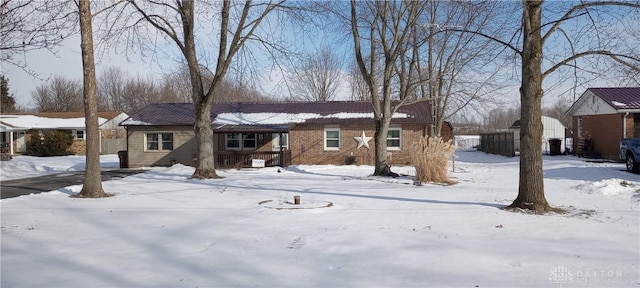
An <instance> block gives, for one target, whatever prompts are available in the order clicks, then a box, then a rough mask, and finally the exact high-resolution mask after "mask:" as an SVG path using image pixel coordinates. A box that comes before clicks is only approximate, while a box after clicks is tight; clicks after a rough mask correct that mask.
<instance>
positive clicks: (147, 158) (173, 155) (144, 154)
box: [127, 126, 197, 168]
mask: <svg viewBox="0 0 640 288" xmlns="http://www.w3.org/2000/svg"><path fill="white" fill-rule="evenodd" d="M148 132H173V151H157V152H156V151H144V137H145V133H148ZM127 134H128V135H127V136H128V140H127V151H128V154H129V155H128V158H129V167H131V168H135V167H148V166H170V165H171V164H172V161H175V162H176V163H181V164H184V165H193V159H194V157H195V156H196V155H197V147H196V141H195V138H194V135H195V134H194V133H193V128H192V127H184V126H167V127H136V126H130V127H129V131H128V133H127Z"/></svg>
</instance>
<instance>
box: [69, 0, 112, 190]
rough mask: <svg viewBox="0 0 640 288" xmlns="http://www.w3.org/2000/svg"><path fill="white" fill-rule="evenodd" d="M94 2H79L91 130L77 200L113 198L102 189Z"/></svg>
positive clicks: (87, 117) (87, 122) (87, 118)
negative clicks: (82, 179)
mask: <svg viewBox="0 0 640 288" xmlns="http://www.w3.org/2000/svg"><path fill="white" fill-rule="evenodd" d="M90 5H91V2H90V1H89V0H81V1H79V9H80V31H81V44H80V47H81V49H82V70H83V77H84V115H85V126H86V129H87V135H86V136H87V138H86V141H85V144H86V147H87V149H86V168H85V173H84V184H83V186H82V190H81V191H80V193H78V195H77V197H86V198H98V197H106V196H110V195H109V194H107V193H105V192H104V190H103V189H102V177H101V175H100V134H99V133H100V130H99V129H98V90H97V87H96V66H95V63H94V58H93V31H92V27H91V7H90Z"/></svg>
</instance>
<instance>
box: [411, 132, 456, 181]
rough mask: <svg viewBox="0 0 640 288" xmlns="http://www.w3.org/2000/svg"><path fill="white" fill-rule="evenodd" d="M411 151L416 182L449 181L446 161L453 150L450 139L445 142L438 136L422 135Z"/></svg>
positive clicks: (453, 146)
mask: <svg viewBox="0 0 640 288" xmlns="http://www.w3.org/2000/svg"><path fill="white" fill-rule="evenodd" d="M411 152H412V154H413V158H412V161H413V166H414V167H415V169H416V182H419V183H423V182H436V183H447V184H450V183H451V181H450V180H449V178H448V177H447V161H448V159H449V157H451V155H453V153H454V152H455V145H454V144H453V142H451V140H449V141H446V142H445V141H444V140H442V137H439V136H435V137H422V138H420V140H419V141H418V142H417V143H416V144H415V145H414V146H413V147H412V151H411Z"/></svg>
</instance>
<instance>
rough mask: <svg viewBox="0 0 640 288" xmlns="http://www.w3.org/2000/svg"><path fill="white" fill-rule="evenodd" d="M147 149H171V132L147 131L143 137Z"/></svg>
mask: <svg viewBox="0 0 640 288" xmlns="http://www.w3.org/2000/svg"><path fill="white" fill-rule="evenodd" d="M145 142H146V143H145V147H146V148H147V149H146V150H147V151H171V150H173V133H147V134H146V138H145Z"/></svg>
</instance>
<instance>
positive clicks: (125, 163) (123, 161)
mask: <svg viewBox="0 0 640 288" xmlns="http://www.w3.org/2000/svg"><path fill="white" fill-rule="evenodd" d="M118 158H119V159H120V168H129V154H128V153H127V150H122V151H118Z"/></svg>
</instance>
